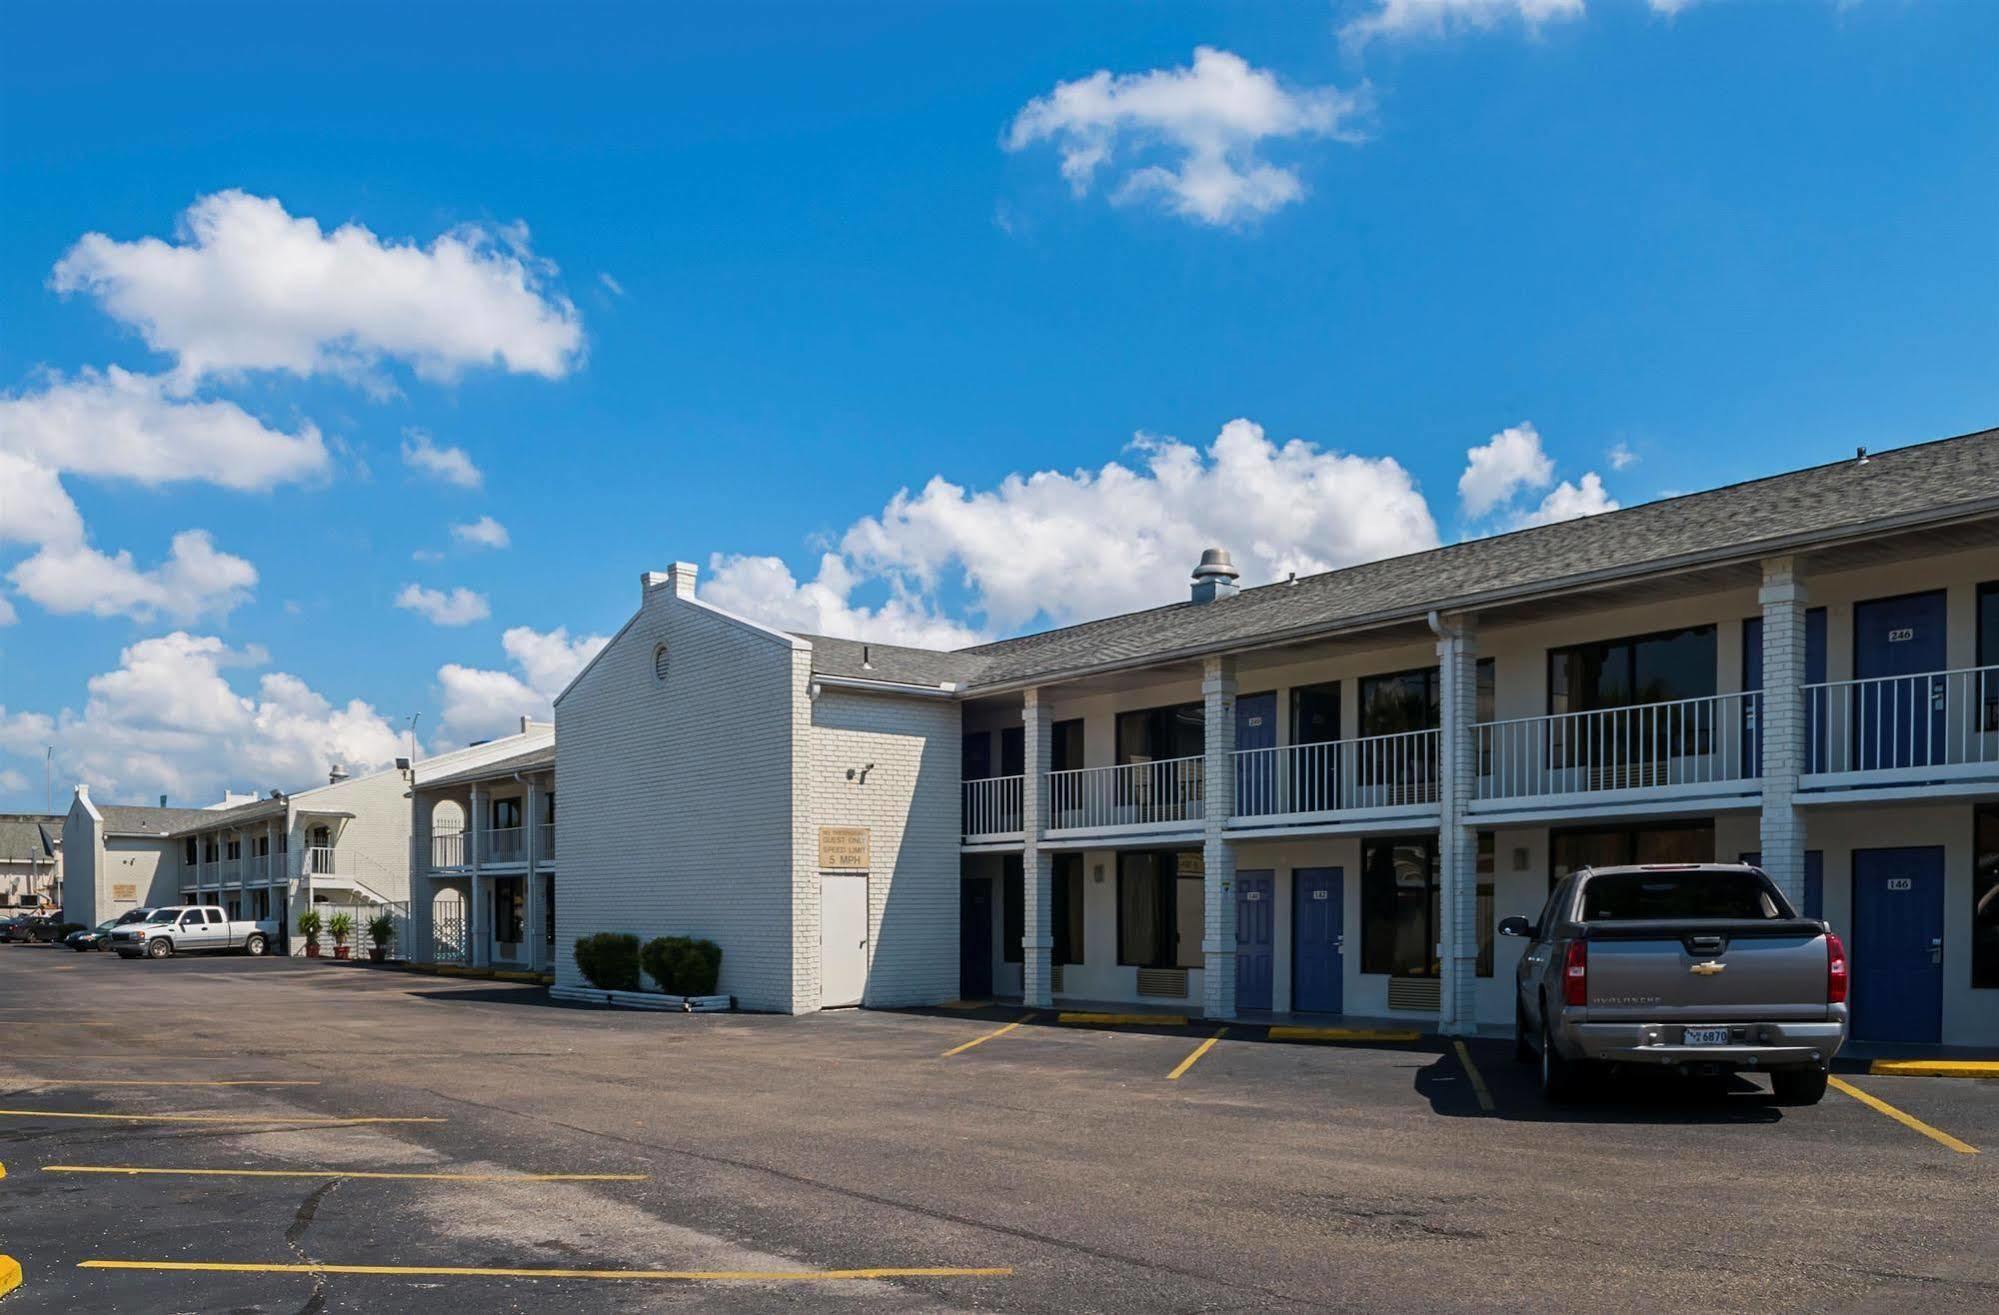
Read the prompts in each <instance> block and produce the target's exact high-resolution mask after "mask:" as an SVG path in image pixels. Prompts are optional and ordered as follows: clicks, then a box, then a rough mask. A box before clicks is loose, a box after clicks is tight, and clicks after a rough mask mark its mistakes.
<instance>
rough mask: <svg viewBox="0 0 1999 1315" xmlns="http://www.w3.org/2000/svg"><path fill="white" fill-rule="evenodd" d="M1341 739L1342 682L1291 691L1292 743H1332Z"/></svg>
mask: <svg viewBox="0 0 1999 1315" xmlns="http://www.w3.org/2000/svg"><path fill="white" fill-rule="evenodd" d="M1339 738H1340V682H1338V681H1337V680H1333V681H1327V682H1326V683H1325V684H1323V685H1299V686H1297V687H1296V688H1294V689H1293V690H1292V691H1291V743H1293V744H1331V743H1332V742H1333V741H1335V740H1337V739H1339Z"/></svg>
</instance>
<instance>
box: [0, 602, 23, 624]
mask: <svg viewBox="0 0 1999 1315" xmlns="http://www.w3.org/2000/svg"><path fill="white" fill-rule="evenodd" d="M20 619H21V618H20V616H19V614H17V613H16V612H15V611H14V605H13V604H12V603H10V602H8V601H7V600H6V599H5V598H0V626H11V625H13V624H14V623H15V622H16V621H19V620H20Z"/></svg>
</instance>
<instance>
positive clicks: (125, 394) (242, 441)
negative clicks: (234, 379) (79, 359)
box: [0, 365, 328, 491]
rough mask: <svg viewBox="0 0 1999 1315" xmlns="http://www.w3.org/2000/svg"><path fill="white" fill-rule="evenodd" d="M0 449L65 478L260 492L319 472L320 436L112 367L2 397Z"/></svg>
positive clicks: (322, 463) (323, 464) (322, 458)
mask: <svg viewBox="0 0 1999 1315" xmlns="http://www.w3.org/2000/svg"><path fill="white" fill-rule="evenodd" d="M0 451H5V452H12V453H14V454H16V455H17V456H20V457H24V458H26V459H28V460H30V461H33V462H35V463H36V464H37V465H40V466H43V467H45V468H46V469H49V470H53V471H56V472H58V473H61V474H71V475H82V476H86V477H90V478H98V479H125V480H132V481H133V482H135V483H139V484H146V485H161V484H171V483H178V482H181V481H185V480H199V481H202V482H205V483H209V484H219V485H221V486H222V487H224V488H229V489H238V490H244V491H262V490H266V489H271V488H275V487H277V486H278V485H280V484H287V483H294V482H297V481H299V480H304V479H308V478H311V477H313V476H316V475H321V474H324V473H325V471H326V469H327V466H328V462H327V456H326V445H325V443H324V442H322V441H321V439H320V436H319V430H318V429H317V428H315V427H314V426H312V425H310V424H301V425H300V426H299V429H298V432H297V433H295V434H287V433H284V432H283V431H281V430H277V429H272V428H270V427H269V426H267V425H265V424H264V423H263V422H262V421H260V420H258V419H256V418H255V417H254V416H252V415H250V413H249V412H247V411H245V410H243V409H242V408H241V407H239V406H237V405H236V404H235V403H234V402H225V401H217V400H208V401H184V400H179V399H176V398H175V397H173V396H171V395H170V394H169V392H168V390H167V387H166V384H165V381H164V380H162V379H160V378H159V377H157V376H154V375H144V374H133V373H131V372H130V371H127V370H121V369H119V368H118V367H117V366H115V365H114V366H110V367H109V368H107V369H105V370H102V371H98V370H91V369H85V370H81V371H79V372H77V374H76V375H75V376H73V377H71V378H63V377H62V376H59V375H58V376H54V377H52V378H51V379H50V380H49V381H48V383H47V386H46V387H44V388H42V389H40V390H39V391H35V392H28V393H20V394H10V395H6V396H0Z"/></svg>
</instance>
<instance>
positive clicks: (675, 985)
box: [639, 936, 722, 995]
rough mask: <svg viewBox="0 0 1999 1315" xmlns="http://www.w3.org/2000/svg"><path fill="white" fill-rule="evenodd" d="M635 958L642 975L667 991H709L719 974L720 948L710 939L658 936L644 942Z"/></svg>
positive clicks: (698, 993) (707, 992) (688, 992)
mask: <svg viewBox="0 0 1999 1315" xmlns="http://www.w3.org/2000/svg"><path fill="white" fill-rule="evenodd" d="M639 961H640V962H641V963H642V964H643V965H644V966H645V970H646V976H648V977H650V978H652V979H653V981H654V982H655V983H657V984H658V986H659V989H660V990H662V991H664V992H666V993H667V994H668V995H713V994H715V983H716V981H717V980H718V979H719V978H720V977H721V975H722V950H721V947H720V946H718V945H716V944H715V942H713V941H701V940H695V939H693V938H692V937H688V936H660V937H656V938H655V939H653V940H650V941H647V942H646V947H645V949H644V950H642V951H640V954H639Z"/></svg>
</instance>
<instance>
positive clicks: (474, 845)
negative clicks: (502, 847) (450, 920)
mask: <svg viewBox="0 0 1999 1315" xmlns="http://www.w3.org/2000/svg"><path fill="white" fill-rule="evenodd" d="M485 803H486V792H485V791H484V790H481V789H480V788H479V787H478V786H477V785H474V786H473V787H472V808H471V816H469V817H467V818H466V819H465V862H466V863H467V864H468V865H469V866H470V867H471V869H472V876H471V879H470V884H471V891H470V893H469V894H468V895H467V897H466V901H465V963H466V965H467V966H468V967H472V968H483V967H485V966H486V937H485V927H486V920H487V917H488V916H489V915H488V914H487V912H486V900H485V892H486V882H485V879H484V878H482V877H481V876H480V875H479V837H480V836H481V835H482V834H483V833H484V832H485V822H484V820H483V819H482V818H481V817H480V809H481V808H483V807H484V806H485Z"/></svg>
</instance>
